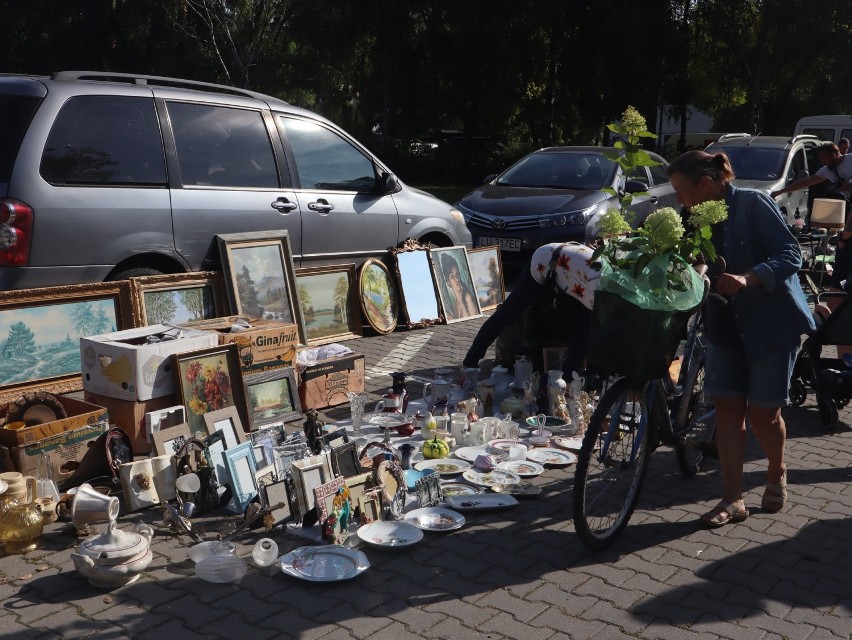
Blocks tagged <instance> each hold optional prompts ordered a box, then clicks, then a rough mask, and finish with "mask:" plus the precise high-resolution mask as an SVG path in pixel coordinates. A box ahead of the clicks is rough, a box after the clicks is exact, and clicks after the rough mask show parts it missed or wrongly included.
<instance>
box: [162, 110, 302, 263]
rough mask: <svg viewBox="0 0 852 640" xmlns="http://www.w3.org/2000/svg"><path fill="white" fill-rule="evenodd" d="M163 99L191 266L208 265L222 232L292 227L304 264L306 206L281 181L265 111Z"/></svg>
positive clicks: (178, 214)
mask: <svg viewBox="0 0 852 640" xmlns="http://www.w3.org/2000/svg"><path fill="white" fill-rule="evenodd" d="M165 105H166V109H167V111H168V119H169V121H170V123H171V131H172V132H173V144H174V156H175V159H176V164H177V167H178V172H179V176H180V178H179V183H178V184H174V183H173V188H172V220H173V223H172V224H173V227H174V237H175V248H176V250H177V251H178V253H179V254H180V255H181V256H182V257H183V258H184V259H185V260H186V261H187V263H189V265H190V266H191V267H192V268H193V269H202V268H209V267H210V266H211V261H213V262H215V261H216V260H217V256H218V249H217V246H216V242H215V237H214V236H216V235H220V234H226V233H240V232H250V231H279V230H287V231H288V232H289V236H290V246H291V250H292V252H293V259H294V261H296V262H297V264H298V261H299V259H300V256H301V253H302V242H301V238H302V223H301V211H300V209H299V203H298V200H297V198H296V194H295V193H294V191H293V190H292V189H291V188H289V187H284V186H282V177H281V176H286V172H281V171H279V167H278V164H279V160H281V159H282V158H281V154H280V152H279V154H278V155H277V156H276V153H275V148H274V146H273V142H272V138H271V136H270V127H272V124H271V121H268V120H267V117H266V116H265V115H264V113H265V112H264V111H263V110H262V109H260V108H249V107H248V106H241V105H233V106H230V105H222V104H206V103H201V102H186V101H178V100H167V101H166V103H165ZM266 113H267V114H268V112H266ZM267 125H268V126H267ZM205 259H206V260H205Z"/></svg>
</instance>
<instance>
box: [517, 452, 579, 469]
mask: <svg viewBox="0 0 852 640" xmlns="http://www.w3.org/2000/svg"><path fill="white" fill-rule="evenodd" d="M527 460H532V461H533V462H538V463H539V464H549V465H551V466H554V467H564V466H566V465H569V464H574V463H575V462H577V456H575V455H574V454H573V453H571V452H570V451H563V450H562V449H550V448H547V447H545V448H543V449H530V450H529V451H527Z"/></svg>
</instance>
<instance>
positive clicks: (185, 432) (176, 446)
mask: <svg viewBox="0 0 852 640" xmlns="http://www.w3.org/2000/svg"><path fill="white" fill-rule="evenodd" d="M191 437H192V432H191V431H190V430H189V425H188V424H187V423H186V422H184V423H183V424H179V425H177V426H176V427H169V428H168V429H160V430H159V431H155V432H154V433H153V434H152V435H151V439H152V441H153V442H152V446H153V449H154V454H155V455H158V456H173V455H175V454H176V453H177V452H178V451H180V448H181V447H182V446H183V445H184V443H185V442H186V441H187V440H189V439H190V438H191Z"/></svg>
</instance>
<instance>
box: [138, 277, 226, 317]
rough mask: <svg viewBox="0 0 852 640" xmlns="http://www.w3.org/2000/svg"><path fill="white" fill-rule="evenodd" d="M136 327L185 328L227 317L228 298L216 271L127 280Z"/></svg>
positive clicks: (222, 281)
mask: <svg viewBox="0 0 852 640" xmlns="http://www.w3.org/2000/svg"><path fill="white" fill-rule="evenodd" d="M130 286H131V288H132V290H133V313H134V317H135V320H136V323H137V325H138V326H148V325H151V324H169V325H173V324H185V323H187V322H195V321H197V320H209V319H211V318H218V317H220V316H222V315H227V298H226V294H225V285H224V280H223V278H222V274H221V273H219V272H218V271H199V272H194V273H170V274H164V275H158V276H137V277H134V278H131V279H130Z"/></svg>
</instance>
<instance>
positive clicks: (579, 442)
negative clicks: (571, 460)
mask: <svg viewBox="0 0 852 640" xmlns="http://www.w3.org/2000/svg"><path fill="white" fill-rule="evenodd" d="M550 441H551V442H552V443H553V444H555V445H556V446H558V447H562V448H563V449H568V451H573V452H575V453H578V452H579V451H580V447H582V446H583V436H553V437H552V438H551V439H550Z"/></svg>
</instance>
